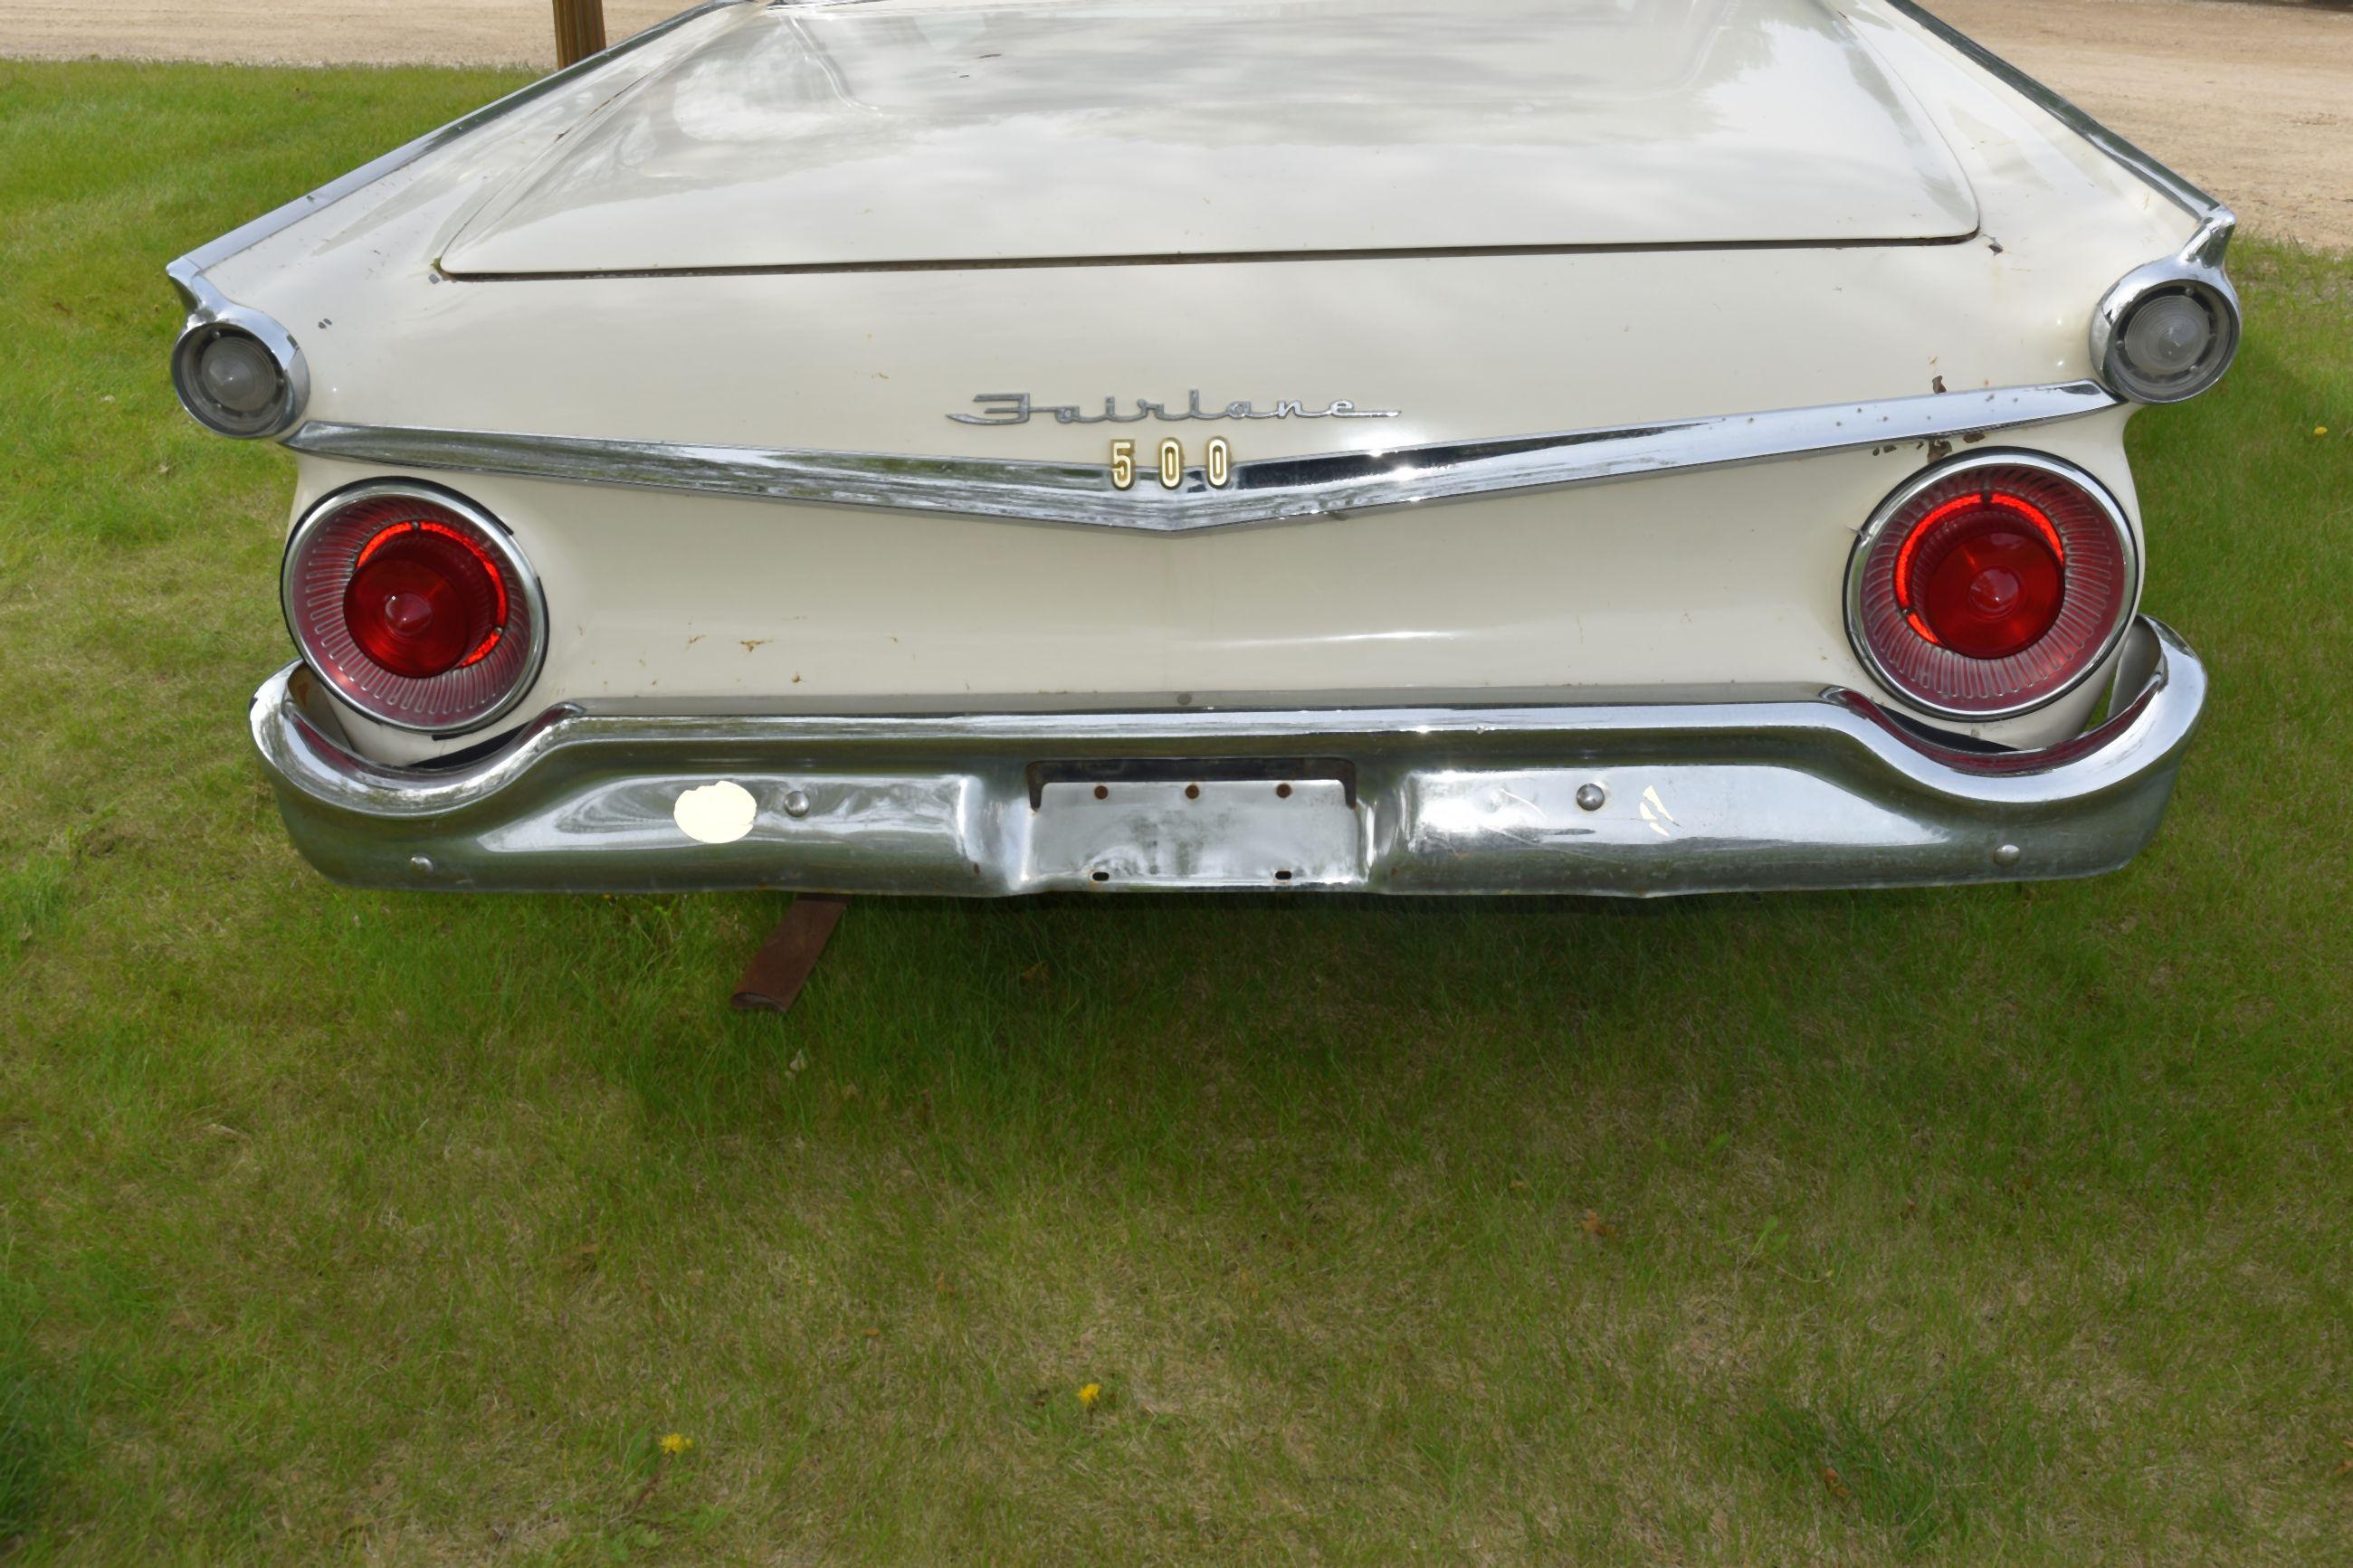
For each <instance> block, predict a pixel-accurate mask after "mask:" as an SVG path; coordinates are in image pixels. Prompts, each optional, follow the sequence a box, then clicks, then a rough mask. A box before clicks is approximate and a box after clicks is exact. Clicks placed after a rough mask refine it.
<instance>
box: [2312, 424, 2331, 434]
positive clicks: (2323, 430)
mask: <svg viewBox="0 0 2353 1568" xmlns="http://www.w3.org/2000/svg"><path fill="white" fill-rule="evenodd" d="M2312 433H2313V434H2314V435H2316V436H2326V435H2327V434H2328V426H2326V425H2316V426H2313V427H2312Z"/></svg>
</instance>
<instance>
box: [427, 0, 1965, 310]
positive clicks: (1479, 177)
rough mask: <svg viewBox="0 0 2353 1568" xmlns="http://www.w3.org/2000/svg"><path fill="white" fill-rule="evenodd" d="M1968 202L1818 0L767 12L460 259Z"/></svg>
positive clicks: (1540, 228)
mask: <svg viewBox="0 0 2353 1568" xmlns="http://www.w3.org/2000/svg"><path fill="white" fill-rule="evenodd" d="M1977 222H1978V210H1977V204H1976V200H1975V197H1974V195H1972V193H1971V192H1970V190H1969V186H1968V181H1967V179H1966V177H1965V176H1964V175H1963V174H1962V172H1961V170H1960V168H1959V166H1958V164H1957V163H1956V162H1955V160H1954V157H1953V154H1952V152H1951V150H1950V149H1949V148H1948V147H1947V145H1946V144H1945V142H1944V141H1943V139H1942V137H1941V136H1940V135H1939V133H1938V132H1937V131H1936V128H1935V126H1934V125H1933V124H1932V123H1931V122H1930V121H1928V120H1927V119H1926V116H1925V115H1924V114H1923V112H1922V111H1921V110H1920V108H1919V106H1918V105H1917V104H1916V103H1915V101H1914V100H1913V99H1912V97H1911V95H1910V93H1909V92H1908V90H1907V89H1905V86H1904V85H1903V83H1902V82H1901V81H1899V80H1898V79H1895V78H1894V76H1893V75H1891V74H1890V73H1889V71H1888V70H1887V69H1886V68H1884V67H1883V65H1882V64H1881V63H1880V61H1879V60H1878V58H1876V57H1875V56H1874V55H1873V53H1872V52H1871V51H1870V49H1869V48H1868V47H1867V46H1865V44H1864V43H1863V42H1862V39H1861V38H1860V37H1857V36H1856V34H1855V33H1854V32H1853V31H1852V29H1851V28H1850V27H1849V26H1847V25H1846V23H1845V22H1844V21H1843V20H1842V19H1841V17H1839V16H1837V15H1836V14H1834V13H1833V12H1831V11H1830V10H1829V9H1827V8H1826V7H1824V6H1822V5H1818V4H1815V3H1814V0H1674V3H1671V4H1663V5H1630V4H1620V3H1613V0H1572V3H1569V4H1547V3H1543V0H1479V3H1477V4H1469V5H1462V4H1456V5H1447V4H1434V3H1430V0H1415V3H1402V0H1395V3H1383V0H1279V3H1274V4H1267V3H1263V0H1199V3H1197V4H1192V5H1186V6H1182V7H1179V6H1172V5H1132V4H1120V3H1119V0H1021V3H1003V0H981V3H973V0H867V3H862V4H861V3H852V4H835V5H825V4H804V5H760V6H745V7H742V8H741V9H740V10H739V11H737V12H735V13H733V14H731V15H729V16H727V19H726V21H725V22H724V24H723V25H719V26H713V28H712V33H711V37H709V39H708V41H707V42H705V43H704V44H703V45H702V46H701V47H698V48H696V49H694V50H692V51H691V52H689V53H688V54H687V55H685V56H684V57H683V58H680V59H678V60H676V61H674V62H673V63H672V64H670V65H669V66H668V67H666V68H663V69H661V70H659V71H658V72H655V73H653V74H652V75H649V76H648V77H646V78H644V79H640V80H638V82H636V83H634V84H633V85H632V86H631V87H630V88H628V89H626V90H625V91H623V92H621V93H620V94H618V95H617V96H616V97H615V98H614V99H613V100H610V101H608V102H607V104H606V105H605V106H604V107H603V108H602V109H600V110H598V111H597V112H596V114H595V115H594V116H592V117H590V118H589V119H588V120H587V121H585V122H584V123H582V124H580V125H577V126H575V127H574V128H573V129H572V130H571V131H570V132H568V133H567V134H565V136H563V137H562V138H561V139H560V140H559V141H557V142H555V143H554V145H553V146H551V148H550V149H549V150H548V152H547V153H544V154H543V155H542V156H541V157H540V158H539V159H538V160H536V161H535V162H534V163H533V164H532V165H530V166H529V167H527V168H526V169H525V170H524V171H522V173H521V174H518V175H516V176H514V177H513V178H512V179H511V180H510V181H508V182H507V183H506V184H504V185H503V186H502V187H501V188H499V189H496V190H495V191H494V192H493V193H492V194H491V195H490V197H489V198H488V199H487V201H486V202H485V203H484V204H483V205H480V207H479V208H478V209H477V210H476V211H475V212H474V213H473V215H472V216H470V218H469V219H468V220H467V221H466V222H465V223H464V225H463V226H462V227H461V228H460V230H459V232H458V233H457V234H456V235H455V236H454V237H452V239H451V240H450V242H449V243H448V245H447V246H446V247H444V250H443V254H442V264H443V267H444V268H445V270H447V271H448V272H450V273H452V274H455V275H460V276H483V277H496V276H549V275H569V274H580V273H615V272H667V271H683V272H696V271H711V270H724V269H779V270H784V269H796V268H805V269H813V270H814V269H841V268H867V267H913V266H943V267H955V266H987V265H1007V264H1018V263H1022V262H1031V261H1070V260H1094V261H1122V260H1134V261H1165V260H1168V259H1171V258H1205V259H1206V258H1280V257H1286V256H1297V255H1302V254H1308V255H1321V254H1333V253H1338V254H1359V253H1369V254H1381V253H1400V252H1402V253H1431V252H1440V253H1445V252H1456V251H1464V252H1479V251H1490V250H1504V251H1510V250H1531V249H1539V250H1540V249H1556V248H1559V249H1567V248H1579V247H1690V246H1759V245H1850V244H1889V243H1905V242H1933V241H1940V240H1951V239H1957V238H1961V237H1967V236H1968V235H1970V234H1972V233H1973V232H1974V231H1975V229H1976V227H1977Z"/></svg>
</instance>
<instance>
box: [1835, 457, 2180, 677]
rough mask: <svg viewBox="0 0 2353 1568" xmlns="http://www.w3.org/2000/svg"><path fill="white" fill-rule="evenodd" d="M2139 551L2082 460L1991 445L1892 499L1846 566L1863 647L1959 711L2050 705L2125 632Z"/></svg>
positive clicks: (1852, 622)
mask: <svg viewBox="0 0 2353 1568" xmlns="http://www.w3.org/2000/svg"><path fill="white" fill-rule="evenodd" d="M2138 572H2139V557H2138V554H2137V551H2136V550H2135V548H2134V543H2133V536H2132V530H2131V528H2130V527H2129V526H2128V525H2127V524H2126V521H2125V517H2124V513H2123V512H2122V510H2120V509H2119V508H2118V507H2117V506H2116V502H2115V501H2114V500H2112V499H2111V498H2110V497H2109V495H2108V493H2107V491H2106V490H2105V489H2103V488H2102V487H2101V486H2100V484H2099V483H2098V481H2097V480H2095V479H2093V478H2092V477H2091V476H2090V475H2089V474H2086V473H2084V471H2083V470H2082V469H2080V468H2076V467H2074V466H2073V464H2070V463H2063V462H2061V461H2060V460H2058V459H2057V458H2046V457H2042V456H2039V455H2035V454H2030V453H2016V452H1987V453H1981V454H1978V455H1975V456H1972V457H1968V458H1961V459H1959V460H1958V461H1956V462H1951V463H1946V464H1943V465H1941V466H1939V467H1937V468H1930V469H1928V470H1927V471H1926V472H1925V473H1922V474H1919V475H1917V476H1915V478H1914V479H1911V480H1909V481H1907V482H1906V483H1905V485H1903V486H1902V487H1901V488H1899V489H1897V490H1896V491H1895V493H1894V495H1891V496H1889V497H1888V498H1887V500H1884V501H1883V502H1882V503H1881V504H1880V507H1879V510H1877V511H1876V512H1874V513H1873V516H1872V519H1871V521H1870V523H1869V524H1868V525H1867V526H1866V527H1865V528H1864V530H1863V531H1862V537H1861V539H1860V540H1858V541H1857V542H1856V545H1855V551H1854V555H1853V557H1852V563H1851V564H1850V565H1849V567H1848V574H1847V616H1848V626H1849V630H1850V632H1851V633H1852V637H1853V638H1854V644H1855V649H1856V651H1857V652H1858V653H1859V654H1861V655H1862V658H1863V662H1864V663H1865V664H1867V665H1869V666H1870V667H1871V668H1872V670H1873V673H1874V674H1876V675H1878V676H1879V678H1880V679H1882V680H1883V681H1884V682H1885V683H1886V684H1887V685H1888V687H1889V688H1890V689H1893V690H1894V691H1895V692H1897V693H1898V694H1900V695H1901V696H1903V697H1904V698H1905V699H1906V700H1909V701H1911V702H1912V703H1914V704H1915V705H1916V706H1918V707H1920V708H1922V709H1924V710H1929V711H1932V712H1936V713H1941V714H1947V715H1951V716H1953V717H1957V718H1972V719H1988V718H2000V717H2003V716H2006V715H2008V714H2012V713H2022V712H2025V711H2026V710H2029V709H2032V708H2037V707H2040V706H2041V705H2042V704H2043V703H2045V702H2048V701H2051V700H2052V699H2054V698H2056V697H2058V696H2060V695H2061V694H2062V693H2063V692H2065V691H2067V690H2069V689H2072V688H2073V686H2074V685H2075V684H2076V683H2077V682H2079V681H2081V680H2082V679H2084V677H2085V676H2087V675H2088V674H2090V673H2091V671H2092V670H2093V669H2094V668H2096V667H2097V666H2098V665H2099V663H2100V661H2101V660H2102V659H2103V658H2105V657H2106V656H2107V653H2108V651H2109V650H2110V649H2111V648H2113V647H2115V646H2116V639H2117V638H2118V637H2121V636H2122V635H2123V634H2124V629H2125V623H2126V620H2127V618H2128V617H2129V616H2130V615H2131V612H2132V605H2133V599H2134V596H2135V595H2136V593H2137V589H2138V586H2139V584H2138Z"/></svg>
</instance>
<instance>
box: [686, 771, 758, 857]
mask: <svg viewBox="0 0 2353 1568" xmlns="http://www.w3.org/2000/svg"><path fill="white" fill-rule="evenodd" d="M759 814H760V803H759V802H758V801H756V800H754V799H753V798H752V792H751V791H750V790H748V789H745V788H744V786H743V785H742V784H737V783H735V782H734V781H733V780H732V779H722V780H720V781H719V782H718V783H717V784H704V785H702V787H701V788H699V789H691V790H688V791H687V792H686V793H685V794H684V795H680V796H679V797H678V805H676V806H674V807H673V808H671V811H670V815H671V816H674V817H676V818H677V819H678V830H679V831H680V832H681V833H683V834H685V835H686V836H687V837H689V838H691V839H694V840H696V841H698V842H699V843H703V844H733V843H734V842H735V841H736V840H737V839H739V838H741V837H744V835H745V834H747V833H749V832H751V831H752V819H753V818H754V817H755V816H758V815H759Z"/></svg>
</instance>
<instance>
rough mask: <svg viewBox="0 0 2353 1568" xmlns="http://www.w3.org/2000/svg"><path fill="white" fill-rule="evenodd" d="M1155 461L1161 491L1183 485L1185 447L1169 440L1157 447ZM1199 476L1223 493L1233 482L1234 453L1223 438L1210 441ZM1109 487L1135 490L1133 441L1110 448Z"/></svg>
mask: <svg viewBox="0 0 2353 1568" xmlns="http://www.w3.org/2000/svg"><path fill="white" fill-rule="evenodd" d="M1154 456H1155V458H1156V460H1157V472H1158V474H1159V476H1160V488H1161V489H1169V490H1173V489H1176V487H1177V486H1179V485H1181V484H1183V483H1184V482H1185V444H1184V443H1183V442H1181V441H1179V440H1177V439H1176V437H1174V436H1170V437H1165V438H1164V439H1163V440H1162V441H1161V443H1160V449H1159V450H1158V451H1157V452H1156V453H1155V454H1154ZM1201 475H1202V477H1203V478H1204V479H1208V481H1209V487H1210V489H1225V488H1226V487H1227V486H1228V485H1229V484H1231V483H1233V482H1234V449H1233V447H1232V444H1231V443H1229V442H1228V441H1227V439H1226V438H1225V437H1223V436H1212V437H1209V449H1208V453H1207V454H1206V455H1205V456H1204V458H1203V460H1202V463H1201ZM1111 485H1112V489H1116V490H1130V489H1134V488H1135V443H1134V441H1133V440H1120V441H1113V443H1112V444H1111Z"/></svg>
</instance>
